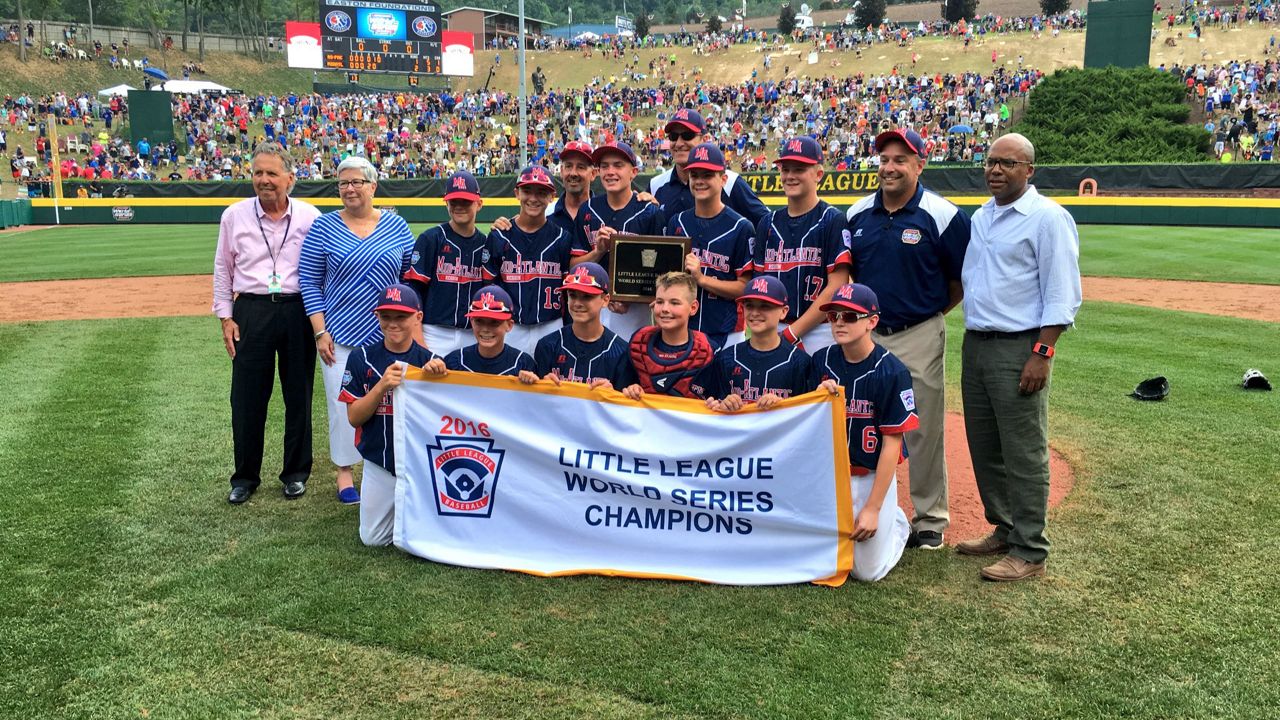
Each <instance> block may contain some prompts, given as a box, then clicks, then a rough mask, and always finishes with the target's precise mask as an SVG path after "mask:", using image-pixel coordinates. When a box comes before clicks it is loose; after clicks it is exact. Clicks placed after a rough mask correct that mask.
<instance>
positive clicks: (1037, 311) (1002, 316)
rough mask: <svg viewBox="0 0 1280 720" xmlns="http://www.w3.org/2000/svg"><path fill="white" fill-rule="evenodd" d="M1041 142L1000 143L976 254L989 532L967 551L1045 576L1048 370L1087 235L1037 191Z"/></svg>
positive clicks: (966, 386) (1072, 303) (980, 447)
mask: <svg viewBox="0 0 1280 720" xmlns="http://www.w3.org/2000/svg"><path fill="white" fill-rule="evenodd" d="M1033 175H1035V147H1034V146H1032V144H1031V142H1030V141H1029V140H1027V139H1026V138H1025V137H1023V136H1021V135H1018V134H1016V133H1011V134H1009V135H1004V136H1002V137H1001V138H1000V139H999V140H996V141H995V143H993V144H992V145H991V151H990V153H988V156H987V159H986V178H987V187H988V188H990V190H991V194H992V198H991V199H990V200H988V201H987V202H986V203H985V204H984V205H983V206H982V207H980V208H978V211H977V212H976V213H974V215H973V230H972V236H971V239H970V241H969V247H968V249H967V250H966V251H965V256H964V267H963V270H962V272H961V282H962V283H963V287H964V315H965V320H964V323H965V336H964V351H963V364H962V375H961V381H960V387H961V392H962V394H963V397H964V419H965V434H966V435H967V436H968V440H969V455H970V457H971V458H972V459H973V472H974V475H975V476H976V478H977V481H978V492H979V494H980V495H981V497H982V504H983V507H984V508H985V511H986V517H987V521H988V522H990V523H991V524H992V525H994V526H995V529H994V530H993V531H992V533H991V534H990V535H988V536H987V537H984V538H981V539H978V540H970V541H968V542H963V543H960V544H959V545H958V546H957V547H956V551H957V552H958V553H960V554H962V555H991V556H995V555H1002V556H1003V557H1002V558H1001V559H1000V560H999V561H998V562H996V563H995V564H993V565H990V566H988V567H985V568H983V569H982V573H981V574H982V577H983V578H985V579H987V580H993V581H1011V580H1024V579H1026V578H1032V577H1037V576H1040V575H1043V574H1044V571H1045V561H1046V559H1047V558H1048V555H1049V540H1048V538H1046V537H1045V534H1044V528H1045V516H1046V515H1047V513H1048V502H1049V437H1048V435H1049V378H1050V374H1051V372H1050V371H1051V369H1052V367H1053V357H1054V355H1055V349H1054V346H1055V345H1056V344H1057V341H1058V337H1059V336H1060V335H1061V334H1062V333H1063V331H1064V330H1066V329H1067V328H1068V327H1070V326H1071V325H1072V324H1073V323H1074V322H1075V316H1076V312H1077V311H1078V310H1079V309H1080V300H1081V295H1080V263H1079V258H1080V238H1079V235H1078V234H1077V233H1076V224H1075V220H1073V219H1072V217H1071V215H1070V214H1068V213H1067V211H1066V210H1065V209H1063V208H1062V206H1060V205H1058V204H1057V203H1055V202H1053V201H1052V200H1050V199H1048V198H1046V197H1044V196H1043V195H1041V194H1040V193H1038V192H1036V189H1035V186H1034V185H1030V184H1028V181H1029V180H1030V179H1031V178H1032V176H1033Z"/></svg>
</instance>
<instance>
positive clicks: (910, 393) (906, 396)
mask: <svg viewBox="0 0 1280 720" xmlns="http://www.w3.org/2000/svg"><path fill="white" fill-rule="evenodd" d="M898 397H900V398H902V407H904V408H906V409H907V410H908V411H911V410H915V409H916V393H915V390H903V391H902V392H900V393H898Z"/></svg>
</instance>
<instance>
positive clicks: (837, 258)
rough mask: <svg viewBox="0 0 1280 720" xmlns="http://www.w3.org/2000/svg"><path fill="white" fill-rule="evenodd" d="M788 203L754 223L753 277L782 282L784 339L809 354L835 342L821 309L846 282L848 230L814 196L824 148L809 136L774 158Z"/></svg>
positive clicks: (792, 142)
mask: <svg viewBox="0 0 1280 720" xmlns="http://www.w3.org/2000/svg"><path fill="white" fill-rule="evenodd" d="M775 164H776V165H777V166H778V176H779V178H780V179H781V181H782V190H783V192H784V193H786V196H787V207H786V208H785V209H782V210H775V211H773V212H771V213H769V214H768V215H766V216H765V217H764V219H762V220H761V221H760V223H759V224H758V225H757V226H756V240H755V253H754V257H753V258H752V265H753V270H754V272H755V274H756V276H760V275H772V276H774V277H776V278H778V279H779V280H781V281H782V283H783V285H785V286H786V288H787V295H788V297H789V298H790V299H789V301H788V306H787V316H786V318H785V324H784V325H783V326H782V337H783V339H785V340H786V341H787V342H789V343H791V344H792V345H799V346H800V347H803V348H804V349H805V350H807V351H808V352H810V353H813V352H817V351H818V350H821V349H822V348H824V347H827V346H828V345H830V344H831V343H832V342H833V341H832V338H831V332H830V331H829V330H828V329H827V328H825V327H823V326H822V324H823V322H824V321H825V320H826V316H825V314H824V313H823V312H822V310H821V307H822V305H823V304H825V303H826V302H827V301H829V300H830V299H831V295H832V294H833V293H834V292H835V291H836V288H838V287H840V286H842V285H844V284H845V283H848V282H849V266H850V264H851V262H852V260H851V259H850V255H849V230H848V223H847V222H846V221H845V218H844V214H843V213H841V212H840V211H839V210H837V209H835V208H834V207H832V206H830V205H828V204H827V203H826V202H825V201H823V200H821V199H820V198H819V197H818V183H819V182H820V181H821V180H822V174H823V173H822V147H821V146H820V145H818V142H817V141H816V140H814V139H813V138H811V137H808V136H801V137H797V138H791V139H790V140H787V141H786V142H784V143H782V148H781V149H780V150H779V152H778V159H777V161H775Z"/></svg>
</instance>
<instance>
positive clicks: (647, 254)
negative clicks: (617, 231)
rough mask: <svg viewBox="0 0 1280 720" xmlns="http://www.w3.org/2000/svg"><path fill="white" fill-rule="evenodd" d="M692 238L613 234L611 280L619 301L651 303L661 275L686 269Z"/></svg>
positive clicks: (614, 295) (610, 264) (616, 298)
mask: <svg viewBox="0 0 1280 720" xmlns="http://www.w3.org/2000/svg"><path fill="white" fill-rule="evenodd" d="M689 247H690V245H689V238H687V237H663V236H659V235H614V236H613V251H612V252H610V253H609V282H610V283H611V284H612V291H613V292H612V293H611V294H612V296H613V299H614V300H617V301H619V302H643V303H647V302H652V301H653V298H654V296H655V295H656V292H657V291H656V283H657V280H658V276H659V275H662V274H663V273H668V272H671V271H673V270H676V271H678V270H684V258H685V256H686V255H688V254H689Z"/></svg>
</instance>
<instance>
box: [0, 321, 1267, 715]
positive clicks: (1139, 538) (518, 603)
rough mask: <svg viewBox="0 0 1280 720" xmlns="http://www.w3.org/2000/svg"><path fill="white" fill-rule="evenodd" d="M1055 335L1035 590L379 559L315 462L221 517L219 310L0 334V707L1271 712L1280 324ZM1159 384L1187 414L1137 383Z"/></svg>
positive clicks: (1084, 324)
mask: <svg viewBox="0 0 1280 720" xmlns="http://www.w3.org/2000/svg"><path fill="white" fill-rule="evenodd" d="M951 322H952V330H953V331H954V330H957V329H958V327H957V325H958V318H955V317H953V318H952V319H951ZM1060 347H1061V350H1062V351H1061V353H1060V355H1059V357H1058V359H1057V360H1056V361H1055V365H1056V371H1055V375H1054V390H1053V393H1054V395H1053V403H1052V433H1053V437H1054V438H1055V443H1056V444H1057V445H1058V446H1059V447H1060V448H1061V449H1062V450H1063V451H1064V452H1065V453H1066V455H1067V457H1068V458H1069V459H1070V461H1071V462H1072V463H1073V464H1074V466H1075V467H1076V470H1077V472H1078V476H1079V477H1078V483H1077V486H1076V489H1075V492H1074V493H1073V494H1072V495H1071V496H1070V497H1069V498H1068V500H1067V501H1066V503H1065V504H1064V505H1063V506H1062V507H1060V508H1058V509H1057V510H1056V511H1054V512H1053V513H1052V514H1051V523H1050V534H1051V536H1052V538H1053V540H1054V551H1053V556H1052V558H1051V561H1050V563H1051V565H1050V577H1049V578H1048V579H1046V580H1044V581H1042V582H1033V583H1024V584H1020V585H1014V586H1006V585H993V584H984V583H982V582H980V581H979V580H978V579H977V570H978V568H979V567H980V566H981V565H982V561H981V560H980V559H965V558H961V557H958V556H956V555H954V553H953V552H951V551H945V552H940V553H918V552H912V553H908V554H907V555H906V556H905V557H904V559H903V562H902V563H901V564H900V565H899V567H898V568H897V569H895V570H894V571H893V573H891V574H890V575H889V577H888V578H887V579H886V580H885V581H883V582H881V583H877V584H874V585H865V584H860V583H849V584H846V585H845V586H844V587H843V588H840V589H835V590H832V589H828V588H821V587H816V586H790V587H778V588H731V587H717V586H708V585H699V584H692V583H676V582H666V581H640V580H626V579H609V578H598V577H579V578H565V579H539V578H533V577H529V576H524V575H520V574H515V573H506V572H498V571H480V570H469V569H463V568H455V567H449V566H444V565H437V564H434V563H430V562H426V561H422V560H419V559H415V558H412V557H409V556H407V555H405V554H403V553H401V552H399V551H397V550H394V549H390V548H383V549H370V548H365V547H363V546H361V545H360V543H359V540H358V538H357V533H356V524H357V511H356V509H355V508H347V507H343V506H341V505H339V504H338V503H337V502H336V501H335V500H334V499H333V497H332V491H331V480H330V477H331V476H330V475H329V471H328V469H327V464H324V463H321V464H320V469H319V470H318V473H317V477H316V478H315V480H314V481H313V483H312V485H311V492H309V493H308V494H307V495H306V496H305V497H304V498H303V499H301V500H299V501H296V502H286V501H284V500H283V499H282V498H281V497H280V496H279V494H278V491H277V490H276V488H275V487H274V486H273V484H272V482H270V481H268V482H266V483H264V486H263V488H262V491H261V492H259V493H258V494H257V495H256V496H255V497H254V499H253V501H251V502H250V503H249V504H248V505H246V506H242V507H232V506H229V505H228V504H227V503H226V500H225V495H226V491H227V485H226V478H227V475H228V474H229V472H230V459H231V434H230V431H229V409H228V402H227V388H228V387H229V365H228V362H227V360H226V357H225V355H224V353H223V352H222V349H221V346H220V344H219V343H218V342H217V341H216V338H215V337H214V335H213V334H211V331H210V329H209V325H208V323H207V321H206V319H204V318H170V319H149V320H118V321H81V322H63V323H35V324H7V325H0V372H3V374H4V375H5V376H7V377H9V378H13V379H15V380H17V379H20V380H21V382H16V381H15V382H11V383H10V386H9V388H8V389H7V390H6V392H5V393H4V394H3V399H2V400H0V416H3V417H4V418H5V422H4V423H3V424H0V467H4V468H5V478H6V482H5V483H4V492H5V497H4V502H3V503H2V504H0V528H3V537H4V540H5V543H4V546H5V550H4V552H2V553H0V587H3V588H4V591H3V592H0V623H2V626H3V628H4V630H3V632H0V668H2V669H0V717H5V718H9V717H13V718H59V719H62V718H93V719H95V720H96V719H99V718H135V717H151V718H216V719H222V718H241V717H245V718H247V717H259V718H264V717H265V718H345V717H351V718H401V717H403V718H422V717H442V718H455V717H474V718H506V717H513V718H548V719H558V718H572V717H583V718H597V717H617V718H644V717H651V718H668V717H695V716H698V717H726V718H727V717H779V718H817V717H839V718H854V717H867V718H872V717H877V718H895V717H903V718H1018V719H1021V718H1033V717H1042V718H1064V717H1072V718H1076V717H1079V718H1111V717H1118V716H1124V717H1132V718H1168V717H1205V718H1219V717H1253V716H1260V715H1259V714H1258V712H1257V711H1259V710H1264V709H1265V708H1275V707H1278V706H1280V646H1277V645H1276V643H1275V638H1274V632H1275V628H1276V627H1280V603H1277V602H1276V596H1275V581H1274V569H1275V567H1276V566H1277V564H1280V541H1278V540H1277V539H1276V534H1275V533H1274V532H1272V531H1271V530H1270V529H1269V528H1270V527H1271V525H1272V524H1273V521H1274V518H1275V517H1276V516H1277V515H1280V493H1277V492H1276V488H1277V482H1278V481H1280V474H1278V471H1277V465H1276V461H1275V458H1276V455H1277V449H1278V448H1280V429H1278V428H1277V424H1276V422H1275V418H1276V417H1277V404H1276V403H1277V400H1278V399H1277V397H1276V395H1275V394H1261V393H1258V394H1246V393H1244V392H1243V391H1241V390H1239V389H1238V388H1237V383H1238V382H1239V378H1240V374H1241V372H1242V371H1243V369H1244V368H1246V367H1249V366H1252V365H1257V364H1259V363H1265V362H1267V361H1271V362H1274V358H1275V349H1276V348H1277V347H1280V326H1278V325H1275V324H1267V323H1260V322H1250V321H1244V320H1232V319H1227V318H1219V317H1208V316H1202V315H1194V314H1185V313H1174V312H1167V311H1158V310H1150V309H1145V308H1136V307H1127V306H1121V305H1113V304H1107V303H1087V304H1086V306H1085V307H1084V309H1083V311H1082V313H1081V327H1080V329H1079V330H1077V331H1074V332H1072V333H1071V334H1069V335H1068V336H1067V337H1066V338H1065V339H1064V340H1063V341H1062V342H1061V344H1060ZM958 349H959V348H958V343H956V344H953V346H952V347H951V349H950V350H951V352H950V357H949V361H950V363H951V376H950V377H951V379H952V381H953V383H954V381H955V380H956V379H957V378H958V373H957V372H956V361H957V352H958ZM1156 373H1164V374H1166V375H1168V376H1169V377H1170V379H1171V382H1172V384H1173V392H1172V394H1171V396H1170V398H1169V400H1168V401H1166V402H1164V403H1159V404H1155V403H1137V402H1135V401H1133V400H1130V399H1129V398H1127V397H1125V394H1126V393H1127V392H1128V391H1129V390H1130V389H1131V388H1132V387H1133V385H1134V383H1135V382H1136V381H1137V380H1138V379H1141V378H1143V377H1146V376H1148V375H1152V374H1156ZM1274 374H1275V373H1273V375H1274ZM320 407H322V405H319V404H318V405H317V410H318V412H317V414H316V423H315V424H316V438H317V447H316V455H317V457H319V458H322V457H325V455H326V451H325V447H324V442H325V440H324V438H325V433H324V432H323V421H324V418H323V411H320V410H319V408H320ZM276 409H277V411H278V409H279V408H278V407H277V408H276ZM279 427H280V426H279V418H278V416H277V417H276V418H274V419H273V421H272V428H273V429H272V430H271V431H270V432H269V433H268V437H269V438H270V440H274V443H273V442H270V440H269V448H268V461H267V467H266V468H264V471H265V473H264V474H267V475H268V476H269V474H270V473H273V472H275V471H276V468H277V467H278V466H276V465H275V464H276V463H278V462H279V461H278V453H279V447H278V441H279V431H278V428H279Z"/></svg>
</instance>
